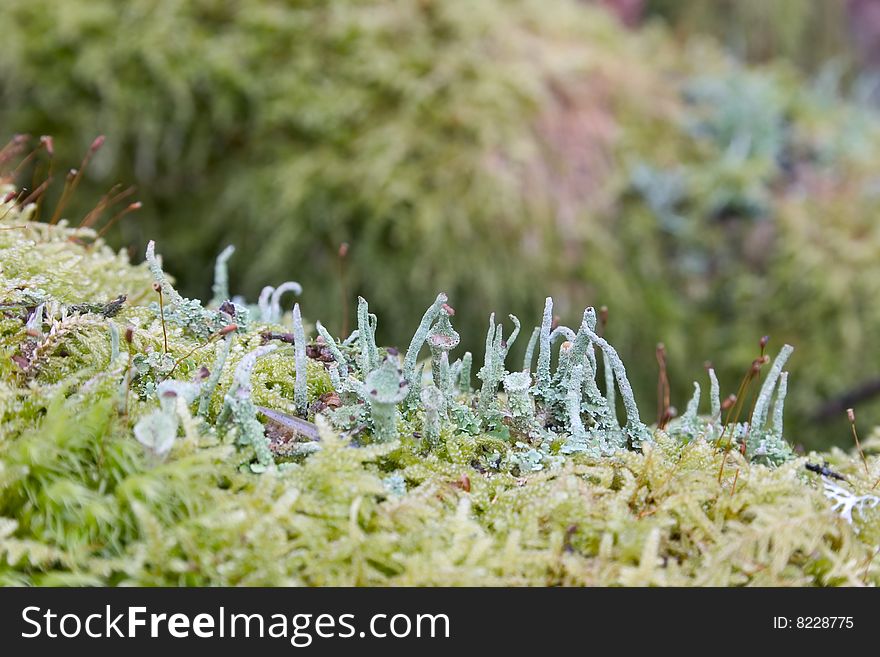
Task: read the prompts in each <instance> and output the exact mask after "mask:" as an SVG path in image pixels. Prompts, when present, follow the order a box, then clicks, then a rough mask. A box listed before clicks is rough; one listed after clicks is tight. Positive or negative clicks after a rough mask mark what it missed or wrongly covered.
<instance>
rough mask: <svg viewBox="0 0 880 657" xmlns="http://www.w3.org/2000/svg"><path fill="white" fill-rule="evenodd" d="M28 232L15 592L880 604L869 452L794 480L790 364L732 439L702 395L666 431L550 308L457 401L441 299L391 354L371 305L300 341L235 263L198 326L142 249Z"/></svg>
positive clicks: (6, 483) (606, 348)
mask: <svg viewBox="0 0 880 657" xmlns="http://www.w3.org/2000/svg"><path fill="white" fill-rule="evenodd" d="M28 213H29V210H28V209H27V208H24V209H22V208H20V207H18V206H17V205H15V203H14V202H13V201H9V202H6V203H5V204H3V205H2V206H0V216H2V219H0V229H2V230H0V285H2V288H0V295H2V296H0V351H2V353H0V582H2V583H4V584H73V583H77V584H141V585H152V584H170V585H177V584H181V585H208V584H234V585H258V584H266V585H278V584H308V585H325V584H326V585H329V584H337V585H340V584H359V585H381V584H395V585H412V584H422V585H465V584H472V585H500V584H508V585H558V584H565V585H581V584H587V585H611V584H623V585H635V584H658V585H682V584H688V585H690V584H695V585H706V584H709V585H738V584H769V585H777V584H779V585H800V584H822V585H836V584H861V583H872V584H876V583H880V560H877V562H875V561H874V560H873V558H872V557H873V555H874V554H875V552H876V551H877V546H878V542H880V508H878V503H877V502H876V501H875V500H877V497H876V496H875V495H874V494H873V493H871V491H870V488H871V485H872V484H873V483H874V481H876V479H877V477H878V476H880V458H878V457H877V456H875V455H873V453H872V452H871V450H874V449H876V448H877V447H878V445H880V441H878V440H877V439H869V440H868V441H865V443H864V444H863V447H864V449H865V450H867V451H868V453H869V455H868V457H867V459H866V462H865V463H862V462H861V461H860V460H857V459H854V458H852V457H850V456H848V455H846V454H844V453H842V452H840V451H835V452H833V453H831V454H827V455H822V456H815V455H812V456H811V457H810V458H811V460H814V461H815V460H820V461H821V460H825V461H827V462H828V465H827V467H828V468H831V469H833V471H834V472H835V473H837V474H839V475H840V476H843V477H845V479H843V480H835V481H832V480H831V479H829V478H828V477H820V476H818V475H816V474H813V473H811V472H809V471H808V470H806V469H805V468H804V463H805V461H804V459H803V458H798V457H795V455H794V454H793V453H792V451H791V450H790V448H789V447H788V443H787V442H786V441H785V440H784V438H783V433H782V432H783V426H782V408H783V400H784V397H785V393H786V390H787V384H788V381H787V376H786V373H785V372H784V367H785V365H786V361H787V359H788V357H789V355H790V351H791V350H790V348H788V347H783V349H782V350H780V353H779V355H778V356H777V357H776V359H775V361H774V363H773V365H772V366H771V367H770V369H769V372H768V374H767V375H766V377H765V378H764V380H763V384H762V386H761V389H760V392H759V394H758V395H757V396H756V401H755V404H754V410H753V412H752V413H751V414H750V415H749V416H748V417H747V418H745V419H743V420H742V421H736V420H735V419H731V418H730V417H727V416H726V414H725V413H724V412H723V409H722V405H723V404H722V401H721V396H722V389H721V386H720V385H719V383H718V380H717V378H716V377H715V374H714V372H712V371H711V370H710V372H709V381H710V394H709V397H710V399H709V409H708V413H706V414H703V413H701V408H700V401H701V398H700V386H699V385H698V384H695V386H694V390H695V394H694V396H693V399H692V400H691V402H690V403H689V404H688V405H687V408H686V410H685V412H684V413H682V414H681V416H680V417H679V418H676V419H673V420H672V421H671V422H669V423H668V425H667V426H666V427H665V428H664V429H662V430H661V429H657V428H652V427H649V426H647V425H646V424H645V421H644V420H643V419H642V417H641V416H640V414H639V409H638V407H637V405H636V402H635V399H634V397H633V392H632V389H631V387H630V385H629V382H628V378H627V372H626V370H625V368H624V364H623V360H622V359H621V357H620V355H619V354H618V352H617V351H616V350H615V348H614V347H613V346H612V345H611V344H610V343H609V342H608V341H606V340H605V339H604V338H603V337H602V336H601V334H600V333H601V326H597V321H596V313H595V312H594V311H593V310H592V309H591V308H587V309H586V310H585V311H584V312H583V314H582V318H581V323H580V325H579V326H578V327H577V329H572V328H568V327H566V326H563V325H555V322H554V317H553V305H552V300H551V299H549V298H548V299H547V301H546V305H545V308H544V311H543V313H542V314H541V313H537V312H536V316H535V318H534V320H535V324H537V326H536V327H535V328H534V330H533V331H532V332H531V333H530V339H529V344H528V349H527V355H526V358H525V361H524V362H523V363H521V367H520V366H519V365H520V363H519V362H517V364H516V365H514V364H513V363H511V362H510V359H509V358H508V351H509V349H510V347H511V346H512V344H513V343H514V341H515V340H516V339H517V338H518V336H519V334H520V328H521V321H520V319H519V318H517V317H515V316H510V322H511V323H512V325H513V329H512V331H510V333H509V334H508V335H507V336H506V337H505V330H504V328H503V325H502V324H501V323H500V322H499V323H496V319H495V317H494V316H492V317H491V318H490V320H489V327H488V333H487V336H486V350H485V353H484V354H483V356H482V365H481V367H480V368H479V370H478V371H477V373H476V380H474V379H472V377H471V368H472V362H473V360H474V357H473V356H472V355H471V354H470V353H467V352H466V353H463V354H457V353H456V348H457V346H458V344H459V341H460V336H459V334H458V333H457V331H456V330H455V328H454V323H455V310H454V309H453V306H452V303H453V300H451V299H447V297H446V295H444V294H440V295H438V296H437V297H436V299H435V300H434V302H433V303H431V305H430V306H429V307H428V309H427V310H426V311H425V313H424V315H423V317H422V320H421V322H420V323H419V325H418V327H417V329H416V331H415V332H414V335H413V337H412V340H411V341H410V342H409V345H408V347H407V348H406V349H405V350H401V351H398V350H397V349H394V348H391V347H387V348H383V347H380V346H379V345H377V344H376V337H375V336H376V328H377V325H378V322H379V319H378V318H377V317H376V316H375V315H374V314H372V313H370V310H369V306H368V304H367V302H366V300H364V299H359V300H358V312H357V328H356V330H355V331H354V332H353V333H352V334H351V335H348V336H338V337H337V336H333V335H332V334H331V333H330V332H329V331H328V330H327V329H326V328H325V327H324V326H323V325H321V324H320V323H319V322H316V323H315V325H314V330H311V326H310V325H307V324H306V323H305V322H304V320H303V317H302V314H301V310H300V307H299V304H293V305H292V310H291V312H290V313H287V312H283V309H282V306H281V295H282V294H283V293H284V292H286V291H292V292H294V293H298V292H299V288H298V286H296V285H295V284H284V285H280V286H278V287H273V288H267V289H268V290H269V291H268V292H266V293H265V294H264V295H261V300H260V301H259V302H258V303H257V304H255V305H253V306H250V305H249V304H248V303H247V302H246V301H245V300H243V299H240V298H232V299H230V298H229V297H230V294H229V280H228V276H227V275H226V271H225V263H226V260H228V258H229V257H230V255H231V251H229V250H227V251H224V253H223V254H221V256H220V258H219V259H218V265H217V269H216V274H217V275H216V281H215V286H214V291H215V297H214V299H213V300H212V302H211V303H209V304H207V305H204V304H202V303H201V302H199V301H198V300H194V299H186V298H184V297H183V296H181V295H180V294H179V293H178V292H177V291H176V290H175V289H174V285H173V281H172V280H171V279H170V278H169V277H168V276H167V275H166V274H165V272H164V270H163V265H162V262H161V259H160V257H159V256H158V255H157V254H156V252H155V247H154V245H153V244H152V243H151V244H150V246H149V248H148V251H147V262H146V263H145V265H141V266H132V265H129V264H128V262H127V259H126V257H125V256H124V255H123V254H118V253H113V252H112V251H111V250H110V249H109V248H108V247H107V246H106V245H105V244H103V243H102V242H101V241H100V240H97V239H96V236H95V234H94V233H93V232H92V231H90V230H88V229H76V228H71V227H68V226H66V225H65V224H64V223H63V222H62V223H60V224H59V225H55V226H50V225H47V224H39V223H34V222H31V221H29V214H28ZM123 297H124V301H119V300H120V299H122V298H123ZM303 310H304V311H305V312H306V313H307V316H308V312H309V309H303ZM533 364H534V368H533ZM618 405H619V406H620V408H618ZM875 492H876V491H875Z"/></svg>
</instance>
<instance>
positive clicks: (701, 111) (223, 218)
mask: <svg viewBox="0 0 880 657" xmlns="http://www.w3.org/2000/svg"><path fill="white" fill-rule="evenodd" d="M688 4H689V5H690V4H692V3H688ZM737 4H738V5H739V4H740V3H737ZM788 4H791V3H787V5H788ZM792 6H793V5H792ZM0 21H2V24H3V25H5V26H7V27H6V28H5V30H4V36H3V39H0V125H3V126H4V130H5V131H7V132H10V133H11V132H14V131H23V132H30V133H32V134H41V133H48V134H52V135H54V136H55V143H56V145H57V150H58V152H57V154H56V160H57V161H58V162H75V161H77V160H78V155H77V154H78V153H82V152H83V151H84V150H85V149H86V148H87V146H88V144H89V143H90V142H91V139H92V138H93V137H94V135H96V134H98V133H104V134H107V135H108V141H107V144H106V145H105V147H104V149H102V151H101V152H100V154H99V156H98V157H97V158H96V159H95V161H94V163H93V166H92V168H91V169H90V175H89V176H88V177H87V179H86V180H85V182H84V184H83V185H82V186H81V191H80V192H79V193H78V203H79V204H80V205H79V206H71V212H70V214H71V216H72V217H75V215H76V213H77V212H79V213H81V214H82V213H84V212H86V211H87V210H88V207H89V205H90V204H91V203H94V201H95V200H96V199H97V197H98V195H99V194H100V193H102V192H103V191H104V190H106V189H107V188H108V187H109V186H110V185H111V184H113V183H115V182H117V181H122V182H128V181H137V183H138V184H139V185H140V191H139V195H140V198H142V199H143V200H144V201H145V208H144V210H143V211H142V214H141V215H139V218H138V219H136V220H126V221H125V222H122V223H121V225H120V230H121V233H122V234H121V235H118V234H117V238H116V239H118V240H120V241H121V243H129V244H135V245H137V247H138V249H137V250H138V251H140V250H141V247H142V245H143V243H145V242H146V239H147V238H148V237H156V236H160V237H162V239H163V244H164V251H165V252H166V254H167V256H168V257H169V259H173V261H174V262H175V263H177V265H178V266H177V267H176V271H177V272H178V273H179V282H180V284H181V285H180V286H181V288H182V289H183V290H184V291H185V292H187V293H188V294H190V295H195V296H201V297H202V298H207V297H208V289H209V288H208V286H209V282H210V278H211V272H212V266H211V263H212V260H213V257H214V256H215V254H216V253H218V252H219V251H220V250H221V249H222V248H223V247H224V246H225V245H226V244H227V243H235V244H236V246H237V247H238V251H237V253H236V255H235V257H234V258H233V259H232V261H231V262H230V265H231V270H232V277H231V278H232V288H233V292H241V293H245V294H248V295H249V296H250V297H254V296H256V293H257V292H258V284H260V283H263V282H265V281H268V282H276V283H278V282H281V281H283V280H287V279H289V278H295V279H297V280H299V281H300V282H302V283H303V285H304V287H305V293H304V300H303V306H304V307H307V308H308V307H311V308H317V307H320V308H322V309H323V312H321V313H320V314H321V316H322V318H326V319H327V322H326V323H327V324H328V325H332V324H334V323H335V324H336V326H335V327H334V328H337V329H338V327H339V325H340V324H341V321H342V316H343V311H342V309H341V308H340V305H341V303H340V301H338V299H339V295H340V274H339V269H340V268H339V262H338V257H337V248H338V245H339V244H340V243H342V242H348V243H350V244H351V249H350V252H349V255H348V262H347V274H346V276H347V278H348V285H347V293H348V297H349V303H350V304H352V302H353V299H354V298H355V294H363V295H364V296H366V297H368V298H369V299H370V303H371V308H375V309H376V311H377V312H378V313H379V314H380V315H381V316H382V317H383V323H382V326H381V328H380V333H382V335H380V340H381V341H383V342H386V343H388V342H390V343H395V342H396V343H398V344H399V343H402V342H403V341H404V340H405V339H406V338H407V335H408V334H407V327H410V326H412V325H413V324H414V323H415V322H416V321H417V319H418V317H419V315H420V314H421V312H422V309H423V308H424V307H425V306H426V305H427V304H428V302H429V301H430V300H431V299H432V298H433V297H434V295H435V294H436V292H437V291H439V290H444V291H446V292H447V293H449V296H450V302H451V303H452V305H453V306H459V307H461V308H462V310H464V311H465V312H463V313H461V315H462V316H463V317H464V318H465V319H464V320H463V322H462V323H463V326H462V334H463V335H466V336H475V335H479V334H480V333H481V330H480V329H481V328H482V327H477V326H474V325H470V324H468V322H469V321H477V320H475V319H470V320H469V319H467V318H479V317H485V316H486V313H487V312H488V311H490V310H497V311H499V312H503V313H508V312H513V313H516V314H518V315H519V316H520V317H522V318H523V319H524V321H528V318H530V317H531V318H533V321H534V322H535V323H537V322H538V321H539V319H540V318H539V312H540V308H541V306H542V299H543V296H544V294H546V293H547V291H550V292H552V294H553V296H554V298H555V299H556V300H557V306H556V307H557V308H558V309H559V312H560V314H561V315H562V319H563V321H565V322H569V323H570V322H571V321H572V320H574V319H575V318H576V316H577V315H576V313H577V311H578V309H580V308H583V307H584V306H585V305H587V304H596V305H602V304H606V305H608V306H609V307H610V309H611V315H610V317H611V319H610V323H609V326H608V329H607V330H608V334H609V335H610V336H611V337H612V339H613V340H614V342H615V344H617V345H618V346H619V348H620V350H621V352H622V354H623V356H624V358H628V359H630V360H632V359H633V358H641V359H643V360H649V359H651V358H653V352H654V344H655V343H656V342H657V341H660V340H662V341H663V342H665V343H666V346H667V350H668V352H669V354H670V373H671V377H672V380H673V385H674V392H675V393H676V394H675V395H674V398H673V399H674V401H675V402H676V403H677V404H678V405H679V406H683V405H684V401H685V400H686V399H687V396H688V395H689V386H690V384H689V381H688V380H687V378H686V376H687V377H689V376H690V373H692V372H693V371H694V367H695V366H698V365H699V363H701V362H702V361H703V360H705V359H711V360H712V361H713V362H714V363H715V365H716V368H718V370H719V374H720V376H721V377H722V384H723V386H724V387H725V388H726V389H727V388H733V389H735V388H736V385H737V382H738V380H739V377H740V376H742V373H744V371H745V370H746V368H747V367H748V364H749V363H750V362H751V360H752V358H754V357H755V356H756V355H757V340H758V338H759V337H760V336H761V335H762V334H764V333H769V334H771V335H772V338H773V344H774V345H779V344H781V343H782V342H783V341H787V342H791V343H792V344H794V345H795V346H796V347H797V348H798V351H797V353H798V356H797V357H796V358H795V359H794V360H793V362H792V364H791V368H792V373H793V379H794V380H796V381H798V385H797V386H796V387H795V388H794V389H793V390H792V394H791V402H790V404H789V406H788V408H789V409H791V413H792V415H793V416H794V418H793V419H794V425H795V426H799V427H800V428H801V430H802V431H801V433H797V432H795V433H793V434H792V438H793V439H794V440H795V441H797V440H800V439H802V440H803V442H807V443H813V444H815V443H816V442H819V441H821V442H825V443H827V442H831V441H847V440H849V434H848V433H847V432H846V427H845V425H843V424H841V425H837V426H834V427H833V428H831V429H829V428H828V427H827V426H826V427H819V428H816V427H813V426H812V423H811V421H810V418H811V416H812V414H813V413H814V412H815V411H816V410H817V409H818V407H819V406H820V404H821V400H823V399H827V398H828V397H830V396H833V395H836V394H840V393H842V392H843V391H845V390H848V389H850V388H853V387H855V386H857V385H859V383H860V382H861V381H862V380H863V379H867V378H870V377H872V376H876V375H877V374H878V372H877V368H876V363H875V362H873V359H872V358H871V356H872V355H873V354H876V353H878V350H880V344H878V343H880V331H878V330H877V329H878V328H880V308H878V305H877V304H876V303H872V300H873V299H876V298H877V297H878V292H880V289H878V288H880V271H878V268H880V262H878V258H877V257H876V254H877V245H878V244H880V235H878V230H880V229H878V228H877V227H876V222H875V221H873V219H872V218H873V217H874V216H875V214H876V212H877V210H878V203H880V198H878V192H880V187H878V185H877V180H876V178H875V175H874V173H873V171H874V170H875V168H876V167H875V165H876V153H877V152H878V150H877V146H878V127H880V123H878V120H877V117H876V116H875V113H874V112H873V111H872V110H869V109H867V108H865V107H864V106H862V105H860V104H858V103H856V102H854V101H848V100H846V99H844V98H841V94H840V92H839V90H838V89H837V85H836V84H835V80H834V79H833V78H831V77H828V76H826V77H825V78H823V79H822V80H820V82H819V83H817V84H815V85H813V84H810V83H808V82H806V81H804V80H802V79H800V78H799V77H798V75H797V74H796V73H794V72H793V71H792V70H790V69H789V68H788V67H786V66H785V65H784V64H776V65H774V66H772V67H763V68H760V69H755V68H752V69H749V68H744V67H742V66H741V65H738V64H737V63H736V62H733V61H731V60H730V59H729V58H728V57H726V56H725V55H724V54H723V53H722V52H721V51H720V49H718V48H717V47H716V46H714V45H713V44H711V43H706V42H705V41H692V42H690V43H685V44H684V45H680V44H678V43H676V42H675V41H674V40H673V39H671V38H670V37H669V35H668V34H667V33H666V32H664V31H663V30H662V29H661V28H659V27H657V26H651V27H648V28H646V29H643V30H641V31H639V32H636V33H629V32H626V31H624V30H623V29H621V28H620V27H618V26H617V25H616V23H615V22H614V21H613V20H612V19H610V18H609V17H607V16H605V15H604V14H602V13H601V12H600V11H598V10H597V9H595V8H591V7H586V6H584V5H583V4H581V3H578V2H574V0H553V1H552V2H550V1H548V0H542V1H538V0H507V1H504V2H502V1H501V0H482V1H481V2H479V3H474V2H470V1H467V0H442V1H439V0H419V1H402V0H401V1H393V0H329V1H316V0H274V1H273V0H246V1H241V2H230V1H224V0H192V1H188V2H183V1H177V2H176V1H172V0H131V1H130V2H127V3H124V5H123V4H120V3H117V2H113V1H112V0H65V2H53V1H51V0H5V2H4V3H3V4H2V6H0ZM797 38H798V39H800V38H802V37H797ZM184 263H188V264H187V265H184ZM334 313H335V315H334ZM334 320H335V322H334ZM520 346H521V345H520ZM463 347H466V348H470V349H475V348H477V350H478V346H477V345H473V344H465V345H463ZM639 370H640V372H641V373H642V376H641V378H640V379H636V380H634V382H633V383H634V385H635V387H636V392H637V396H638V397H639V399H640V400H642V403H644V402H645V401H646V400H651V399H653V396H654V394H655V393H654V390H655V385H656V384H655V381H654V380H652V379H651V376H650V370H649V368H644V367H643V368H639ZM685 373H688V374H687V375H686V374H685ZM860 411H861V409H860ZM874 417H875V419H876V418H877V417H878V416H876V415H875V416H874ZM860 419H861V421H863V422H865V423H867V422H869V421H870V417H869V415H867V414H865V415H861V416H860ZM798 422H799V424H798Z"/></svg>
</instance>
